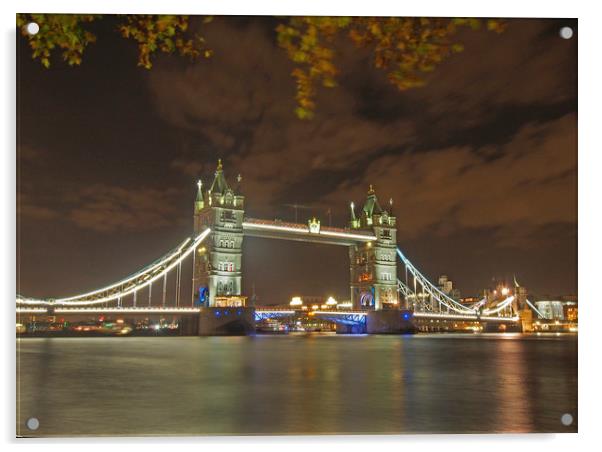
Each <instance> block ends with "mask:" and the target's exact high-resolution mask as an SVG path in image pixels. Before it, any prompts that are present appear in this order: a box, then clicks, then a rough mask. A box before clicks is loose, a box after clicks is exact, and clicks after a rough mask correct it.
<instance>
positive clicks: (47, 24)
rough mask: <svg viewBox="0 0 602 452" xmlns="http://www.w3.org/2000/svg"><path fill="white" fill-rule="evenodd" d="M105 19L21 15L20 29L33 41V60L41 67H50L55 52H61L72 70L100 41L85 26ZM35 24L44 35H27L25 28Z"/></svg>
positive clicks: (71, 15)
mask: <svg viewBox="0 0 602 452" xmlns="http://www.w3.org/2000/svg"><path fill="white" fill-rule="evenodd" d="M99 17H102V16H95V15H83V14H17V26H18V27H19V28H20V29H21V33H22V34H23V35H24V36H27V37H28V39H29V46H30V47H31V49H32V51H33V52H32V57H33V58H34V59H39V60H40V63H41V64H42V65H43V66H44V67H46V68H48V67H50V56H51V54H52V52H53V50H54V49H57V48H58V49H61V50H62V52H61V55H62V57H63V60H65V61H66V62H67V63H68V64H69V65H70V66H74V65H79V64H81V62H82V54H83V53H84V49H85V48H86V47H87V46H88V44H91V43H93V42H95V41H96V36H94V35H93V34H92V33H90V32H89V31H86V30H84V28H83V26H82V24H84V23H88V22H92V21H94V20H96V19H97V18H99ZM30 22H35V23H37V24H38V25H39V26H40V31H39V32H38V33H37V34H35V35H30V34H29V33H27V30H26V28H25V26H26V25H27V24H28V23H30Z"/></svg>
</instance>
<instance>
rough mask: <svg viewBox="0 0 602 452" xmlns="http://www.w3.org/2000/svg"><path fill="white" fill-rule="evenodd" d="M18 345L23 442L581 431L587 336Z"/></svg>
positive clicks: (109, 341)
mask: <svg viewBox="0 0 602 452" xmlns="http://www.w3.org/2000/svg"><path fill="white" fill-rule="evenodd" d="M17 350H18V352H19V356H18V364H19V366H18V369H19V370H20V372H19V375H18V378H19V383H20V391H19V392H20V396H19V399H20V400H18V413H17V422H18V431H19V433H20V434H23V435H29V432H28V431H26V429H25V428H24V427H23V426H24V425H25V422H26V421H27V419H28V418H30V417H32V416H35V417H37V418H38V419H39V420H40V428H39V430H38V431H37V432H36V435H41V436H50V435H61V436H73V435H178V434H179V435H194V434H237V433H238V434H271V433H275V434H283V433H291V434H292V433H297V434H302V433H403V432H413V433H418V432H419V433H430V432H433V433H435V432H442V433H443V432H445V433H452V432H457V433H461V432H482V433H485V432H562V431H576V429H577V427H576V423H577V422H576V418H577V339H576V336H560V337H558V336H555V335H554V336H540V337H534V336H521V335H510V334H505V335H503V334H502V335H496V334H491V335H489V334H487V335H485V334H483V335H449V334H439V335H416V336H343V335H330V334H323V335H319V334H311V335H290V336H255V337H205V338H200V337H199V338H197V337H181V338H180V337H172V338H81V339H80V338H48V339H29V338H28V339H22V340H20V341H19V343H18V348H17ZM564 413H571V414H572V415H573V417H574V418H575V422H574V424H573V425H572V426H570V427H564V426H562V424H561V423H560V417H561V415H562V414H564Z"/></svg>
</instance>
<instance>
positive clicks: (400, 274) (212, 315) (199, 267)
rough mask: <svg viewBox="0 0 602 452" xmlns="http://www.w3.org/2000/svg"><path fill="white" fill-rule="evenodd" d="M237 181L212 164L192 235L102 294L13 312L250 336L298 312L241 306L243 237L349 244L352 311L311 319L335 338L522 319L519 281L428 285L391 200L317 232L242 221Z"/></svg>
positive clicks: (41, 302) (28, 304)
mask: <svg viewBox="0 0 602 452" xmlns="http://www.w3.org/2000/svg"><path fill="white" fill-rule="evenodd" d="M241 180H242V179H241V177H240V175H239V176H238V177H237V178H236V184H235V186H234V187H231V186H230V185H229V183H228V181H227V179H226V177H225V174H224V169H223V165H222V163H221V161H219V162H218V165H217V169H216V171H215V175H214V179H213V181H212V184H211V185H210V186H209V187H208V188H207V189H205V187H204V186H203V184H202V182H201V181H200V180H199V181H198V184H197V194H196V199H195V202H194V215H193V223H194V228H193V229H194V235H193V236H192V237H190V238H188V239H186V240H185V241H184V242H182V243H181V244H180V245H179V246H178V247H176V248H174V249H173V250H171V251H170V252H168V253H167V254H165V255H164V256H162V257H161V258H159V259H157V260H156V261H155V262H153V263H151V264H150V265H148V266H146V267H144V268H143V269H141V270H139V271H138V272H136V273H134V274H132V275H130V276H128V277H126V278H124V279H122V280H120V281H118V282H116V283H113V284H110V285H108V286H106V287H103V288H100V289H97V290H93V291H90V292H87V293H84V294H80V295H75V296H71V297H65V298H55V299H34V298H27V297H24V296H20V295H18V296H17V316H18V317H19V316H28V315H29V316H31V315H36V314H38V315H39V313H41V312H47V313H60V314H61V315H90V314H99V313H115V312H118V313H121V314H124V315H126V314H127V315H130V316H144V315H146V316H153V315H156V316H161V315H171V316H180V317H181V318H186V319H188V320H191V321H189V322H188V325H189V328H188V329H189V330H192V331H196V332H198V334H201V335H211V334H223V333H226V332H228V331H231V332H232V331H234V332H238V333H241V332H242V333H251V332H253V331H254V325H255V321H256V320H261V319H263V318H266V317H269V316H272V317H282V316H285V315H298V314H299V312H298V310H286V312H285V311H282V310H277V309H274V308H271V307H255V306H249V303H248V302H247V297H246V296H245V295H244V294H245V292H244V290H243V289H244V288H243V268H242V253H243V241H244V240H245V238H247V237H261V238H267V239H278V240H294V241H301V242H308V243H322V244H329V245H337V246H345V247H347V248H348V250H349V253H348V255H349V295H350V299H351V308H350V309H349V310H346V311H344V310H341V311H337V310H323V311H318V312H315V313H314V315H316V316H318V317H320V318H324V319H327V320H330V321H333V322H336V323H337V325H339V326H340V327H341V331H343V332H368V333H394V332H399V331H403V330H409V329H411V328H412V327H413V326H415V324H416V322H421V321H431V322H434V321H452V322H455V321H467V322H484V323H500V322H502V323H504V324H509V325H518V326H520V325H521V324H524V323H525V322H528V320H529V318H530V317H529V316H530V315H531V312H532V311H531V308H532V304H531V303H530V302H529V300H527V298H526V291H524V289H523V288H521V287H519V286H518V284H515V288H514V290H512V291H508V292H507V294H506V296H505V297H504V298H502V299H495V300H493V299H488V298H484V299H483V300H480V301H479V302H478V303H475V304H473V305H464V304H461V303H460V302H459V301H458V300H455V299H453V298H452V297H450V296H449V295H447V294H445V293H444V292H442V291H441V290H440V289H439V288H438V287H437V286H435V285H434V284H432V283H431V282H430V281H429V280H428V279H427V278H426V277H425V276H424V275H423V274H422V273H421V272H420V271H419V270H418V269H417V268H416V267H415V266H414V265H413V264H412V263H411V262H410V260H409V259H408V258H407V257H406V256H405V255H404V254H403V252H402V251H401V249H400V248H399V247H398V246H397V237H396V235H397V219H396V217H395V215H394V214H393V211H392V204H393V203H392V200H390V201H389V203H387V205H386V206H383V205H381V204H380V202H379V200H378V198H377V196H376V193H375V190H374V189H373V187H372V186H370V188H369V190H368V193H367V196H366V199H365V201H364V203H363V205H362V207H361V209H358V210H356V206H355V204H354V203H351V204H350V219H349V223H348V225H347V226H346V227H342V228H336V227H330V226H328V227H325V226H322V225H321V223H320V221H319V219H316V218H312V219H310V220H309V221H308V222H307V223H306V224H300V223H289V222H283V221H279V220H266V219H258V218H248V217H246V216H245V209H244V207H245V197H244V196H243V195H242V193H241ZM185 262H190V263H191V264H192V291H191V293H189V294H188V295H183V294H182V293H181V292H182V290H181V279H182V265H183V263H185ZM398 267H400V269H401V270H402V271H398ZM170 275H171V276H172V278H173V277H175V283H176V291H175V295H170V297H168V296H167V286H168V276H170ZM157 286H159V287H157ZM153 287H155V289H154V291H153ZM168 298H169V299H168ZM157 299H159V301H160V304H157ZM529 306H530V307H531V308H530V307H529ZM190 325H192V326H190Z"/></svg>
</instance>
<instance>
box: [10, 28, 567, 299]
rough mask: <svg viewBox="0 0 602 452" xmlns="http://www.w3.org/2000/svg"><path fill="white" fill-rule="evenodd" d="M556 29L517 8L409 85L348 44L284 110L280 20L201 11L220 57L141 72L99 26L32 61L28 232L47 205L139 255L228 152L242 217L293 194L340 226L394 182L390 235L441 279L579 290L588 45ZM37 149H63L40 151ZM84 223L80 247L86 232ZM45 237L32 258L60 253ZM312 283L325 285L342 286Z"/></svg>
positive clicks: (261, 249) (280, 209) (23, 154)
mask: <svg viewBox="0 0 602 452" xmlns="http://www.w3.org/2000/svg"><path fill="white" fill-rule="evenodd" d="M563 24H566V23H563ZM108 25H110V23H108ZM108 25H107V27H108ZM570 25H572V26H575V27H576V22H571V23H570ZM559 26H560V23H559V22H558V21H555V20H510V21H509V25H508V28H507V30H506V32H504V33H503V34H501V35H497V34H495V33H491V32H487V31H485V30H481V31H469V30H467V31H464V32H462V33H461V34H460V35H459V36H458V38H459V40H461V41H462V42H463V43H464V46H465V50H464V52H462V53H460V54H458V55H455V56H453V57H452V58H450V59H448V60H447V61H445V62H444V63H442V64H441V65H440V66H439V67H438V68H437V69H436V70H435V71H434V72H433V73H432V74H430V75H429V77H428V83H427V85H426V86H425V87H423V88H419V89H414V90H409V91H406V92H399V91H397V90H396V89H395V88H394V87H393V86H392V85H390V84H389V83H388V82H387V80H386V75H385V74H384V73H382V72H380V71H378V70H376V69H374V68H370V64H369V63H370V59H369V55H368V54H367V53H366V51H365V50H357V49H355V48H354V47H352V46H348V45H344V46H343V47H342V48H341V52H340V54H339V55H338V56H337V64H338V66H339V67H340V69H341V74H340V77H339V86H338V87H337V88H335V89H331V90H328V89H320V91H319V96H318V98H317V102H318V109H317V111H316V117H315V119H314V120H312V121H300V120H298V119H296V118H295V116H294V114H293V110H294V107H295V101H294V95H295V85H294V81H293V79H292V78H291V77H290V72H291V70H292V65H291V63H290V62H289V61H288V59H287V57H286V55H285V54H284V52H283V51H282V50H281V49H279V48H278V47H277V45H276V44H275V39H274V31H273V30H274V19H273V18H262V17H255V18H232V17H217V18H216V19H215V20H214V22H213V23H210V24H208V25H206V26H203V33H204V35H205V37H206V39H207V43H208V44H209V45H210V46H211V47H212V48H213V50H214V57H213V58H212V59H210V60H204V59H203V60H201V61H198V62H196V63H194V64H188V63H187V62H183V61H182V60H177V59H175V58H174V57H160V58H158V59H157V62H156V64H155V66H154V68H153V69H152V70H151V71H150V72H147V71H144V70H142V69H136V68H135V65H134V63H133V62H132V58H135V55H133V53H132V51H131V49H129V48H126V49H125V50H123V51H120V50H119V49H123V48H124V47H123V43H122V42H121V41H119V42H117V41H115V42H113V41H109V43H110V45H109V47H107V49H106V50H104V51H103V50H102V45H101V43H102V42H101V40H99V42H98V45H96V46H95V47H94V48H93V49H91V50H90V53H88V55H87V57H88V60H85V62H84V65H83V66H82V68H77V69H75V70H71V69H69V70H65V69H60V70H59V69H55V68H52V69H51V70H50V71H47V72H42V71H40V70H39V69H38V68H34V66H32V65H31V63H30V62H29V60H27V61H25V59H22V60H21V61H22V62H21V64H22V65H24V67H25V69H24V70H21V72H20V74H22V76H23V84H22V88H23V89H22V90H21V91H22V92H23V93H25V94H23V99H22V102H21V103H22V105H24V106H29V105H38V106H41V107H40V108H37V109H36V108H29V111H27V112H26V113H27V114H23V115H21V117H22V118H23V119H22V124H21V130H22V141H23V143H24V145H22V146H21V149H22V150H21V151H20V156H19V157H20V163H21V164H22V165H21V167H22V168H21V173H20V188H19V191H20V192H21V193H22V195H23V196H22V197H21V198H20V200H21V202H20V203H21V207H20V213H21V216H22V219H23V223H24V228H25V229H26V230H27V231H28V232H29V234H30V236H33V235H34V232H38V233H40V234H39V235H40V236H42V235H43V234H44V233H45V232H46V231H45V230H41V231H40V229H36V228H41V227H42V226H40V220H44V221H45V222H46V223H49V222H53V225H54V226H55V227H56V228H60V227H62V226H61V224H68V225H69V226H73V225H76V226H77V229H80V230H82V231H86V233H87V234H88V233H94V232H98V233H99V234H98V237H103V238H98V239H97V240H98V247H99V248H103V249H99V250H98V252H99V253H102V252H103V250H104V248H106V247H108V246H111V240H112V239H113V238H114V237H116V236H119V238H120V240H122V242H120V243H124V244H125V245H124V246H128V245H127V244H128V243H132V244H131V245H129V246H131V248H129V249H128V253H129V254H130V255H137V254H142V252H141V251H140V250H139V249H138V248H141V247H142V245H140V244H138V245H136V244H135V243H136V242H135V240H134V239H133V238H132V239H131V240H126V238H124V237H123V234H131V236H132V237H134V236H136V233H137V231H140V230H142V231H146V234H147V235H148V237H147V240H148V241H149V242H150V241H151V240H156V242H157V243H159V242H160V241H161V240H166V238H165V236H164V235H160V233H161V234H164V233H165V231H166V230H172V229H173V231H174V234H177V233H178V234H179V233H182V234H183V233H188V232H189V230H190V227H191V226H190V215H191V210H190V209H191V203H192V200H193V197H194V192H195V188H196V187H195V185H194V183H195V181H196V178H197V177H199V176H202V177H203V178H204V180H205V181H207V179H210V178H211V177H212V172H213V171H214V168H215V163H216V161H217V159H218V158H222V159H223V160H224V164H225V169H226V173H227V174H228V175H229V176H230V178H231V179H233V178H234V176H235V175H236V174H237V173H239V172H240V173H242V175H243V177H244V179H243V184H242V187H243V191H244V194H245V195H246V196H247V214H248V215H251V216H262V217H283V218H287V219H292V218H291V217H292V211H291V209H290V208H289V207H286V206H285V204H290V203H293V202H302V203H303V204H306V205H309V206H311V207H312V210H311V212H310V211H307V212H305V214H306V215H309V214H310V213H311V214H318V215H320V216H321V217H322V218H323V220H325V216H324V212H325V211H326V210H327V209H331V212H332V215H333V223H335V224H344V222H346V221H347V216H348V203H349V201H351V200H352V199H353V200H355V201H356V202H357V203H359V202H361V200H362V199H363V197H364V196H365V192H366V190H367V187H368V185H369V184H374V185H375V186H376V188H377V193H378V194H379V196H380V197H381V198H382V200H383V202H386V201H387V200H388V199H389V197H393V198H394V201H395V203H394V211H395V213H396V215H397V216H398V219H399V241H400V243H401V244H402V246H403V247H404V249H406V250H407V251H408V253H409V255H410V257H411V258H413V259H414V258H415V260H416V261H417V263H419V264H420V265H421V266H422V267H421V268H424V270H425V271H426V272H430V274H431V275H433V276H434V275H436V274H437V273H438V272H442V273H450V274H451V276H452V277H453V278H455V279H457V280H458V281H459V283H460V286H461V287H462V288H463V289H465V291H468V292H469V293H470V292H477V291H478V290H480V288H482V287H483V285H485V284H487V282H488V281H489V280H490V278H491V276H494V275H495V274H512V272H518V273H519V274H520V275H521V276H523V277H524V280H525V284H528V285H530V286H531V287H533V288H534V289H536V290H539V289H541V290H543V288H546V290H550V291H559V292H568V291H574V290H576V287H577V285H576V222H577V219H576V209H577V201H576V177H577V175H576V171H577V170H576V156H577V147H576V146H577V145H576V127H577V120H576V111H577V105H576V74H577V71H576V61H577V54H576V52H577V45H576V44H577V43H576V38H574V39H572V40H562V39H560V38H558V28H559ZM105 31H106V34H107V35H108V32H109V28H107V30H105ZM103 36H104V35H103ZM95 52H97V53H95ZM107 61H111V62H112V65H113V66H112V67H113V71H111V72H109V73H107V72H106V71H105V70H104V68H105V66H106V62H107ZM78 71H79V72H78ZM101 79H102V80H101ZM90 86H94V90H91V88H90ZM42 88H43V89H42ZM28 93H31V95H30V97H27V96H28ZM24 108H25V107H24ZM38 110H40V111H55V110H56V112H57V113H56V114H54V115H52V116H51V117H48V115H43V114H40V112H39V111H38ZM101 131H102V132H101ZM25 145H26V146H25ZM41 149H48V151H47V152H42V151H40V150H41ZM44 154H48V155H51V156H52V158H47V159H46V160H45V163H44V164H43V165H39V164H36V161H37V162H39V161H41V159H43V158H45V157H44ZM36 215H37V218H36V217H35V216H36ZM35 220H37V221H35ZM66 227H67V226H66ZM69 230H70V229H69ZM153 234H155V237H156V238H155V239H153V238H152V237H153ZM174 237H175V236H174ZM76 238H77V239H78V240H79V242H77V240H76ZM76 238H74V239H73V241H74V245H73V246H77V245H78V244H79V246H84V244H85V243H87V241H88V240H89V236H88V235H85V236H84V235H82V236H81V237H76ZM168 238H169V239H170V240H171V241H170V242H169V243H166V244H165V248H169V247H170V246H171V245H172V243H173V242H174V240H175V239H174V238H172V237H171V236H170V237H168ZM176 241H177V240H176ZM153 243H155V242H154V241H153ZM22 246H23V247H27V246H28V244H27V242H26V241H22ZM48 246H50V245H48ZM157 246H158V245H157ZM250 246H251V248H250V249H251V251H255V252H257V253H260V254H261V253H263V254H261V255H262V256H268V255H274V256H276V255H278V256H281V255H282V253H281V252H278V251H275V247H280V246H284V247H285V248H283V249H286V250H288V251H290V252H291V253H293V252H294V253H295V255H296V256H298V258H299V262H298V268H299V269H302V268H304V266H305V267H307V265H308V262H311V259H312V258H313V255H314V253H313V251H308V252H301V251H299V250H298V249H297V248H295V247H294V246H292V245H291V246H289V245H283V244H266V243H263V242H258V244H256V245H250ZM136 247H138V248H136ZM279 249H280V248H279ZM34 251H35V250H34ZM34 251H31V253H30V254H31V257H30V259H31V260H32V261H34V260H35V261H36V262H43V261H44V259H48V256H50V255H53V253H54V254H56V253H57V252H58V251H57V250H54V251H53V250H51V249H50V250H46V251H45V253H46V254H44V255H41V254H38V255H35V254H34ZM144 251H145V252H148V249H147V248H146V247H144ZM278 253H279V254H278ZM284 254H286V253H284ZM331 254H332V256H335V255H337V256H338V254H336V252H334V251H333V252H332V253H331V252H329V254H328V256H331ZM339 254H340V253H339ZM343 254H344V253H343ZM27 255H29V254H27ZM281 257H282V256H281ZM339 257H340V256H339ZM460 257H461V258H460ZM343 258H344V256H343ZM282 259H284V261H285V260H286V258H285V257H282ZM279 267H283V268H284V265H282V266H279ZM295 268H297V267H295ZM247 269H248V270H249V273H248V276H249V278H250V279H249V280H252V281H255V282H256V284H257V290H258V293H260V294H261V293H262V291H263V293H264V294H265V293H272V294H274V296H275V298H276V299H277V298H278V297H280V298H282V297H287V296H288V295H290V293H289V292H290V291H291V290H293V288H291V287H289V286H287V281H288V282H290V281H292V279H291V278H290V275H289V277H287V274H286V273H285V271H284V270H281V269H280V268H278V270H276V271H275V273H274V274H271V275H270V276H269V277H267V276H266V274H265V272H263V271H262V270H258V269H257V268H255V267H254V266H253V268H252V269H249V266H247ZM130 270H133V269H131V268H127V269H124V271H123V273H124V274H125V273H127V272H129V271H130ZM339 270H340V271H339ZM339 270H337V275H344V274H345V273H346V272H347V269H346V266H345V264H344V262H343V264H342V267H341V268H340V269H339ZM246 275H247V274H246ZM38 277H39V275H38ZM312 277H313V276H312ZM343 279H344V276H343ZM26 280H27V278H25V279H24V281H26ZM274 281H277V283H274ZM316 281H318V282H316V284H315V290H318V289H319V287H325V288H326V287H330V286H332V284H333V283H332V281H330V280H329V279H328V278H326V277H324V279H322V280H320V279H319V275H318V276H316ZM345 284H346V283H345V281H343V282H342V283H341V285H339V286H336V287H337V289H336V290H337V294H338V296H346V293H345V292H344V290H345V287H344V286H345ZM275 285H276V286H278V287H275ZM298 289H299V290H301V289H303V287H299V288H298Z"/></svg>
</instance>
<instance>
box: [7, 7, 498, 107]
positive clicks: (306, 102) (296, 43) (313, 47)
mask: <svg viewBox="0 0 602 452" xmlns="http://www.w3.org/2000/svg"><path fill="white" fill-rule="evenodd" d="M102 17H103V16H98V15H78V14H18V15H17V25H18V26H19V27H20V28H21V30H22V34H23V35H24V36H26V37H27V38H28V40H29V45H30V47H31V49H32V51H33V52H32V57H33V58H34V59H39V60H40V63H41V64H42V65H43V66H44V67H46V68H48V67H49V66H50V57H51V55H52V52H53V51H54V50H55V49H57V48H58V49H61V50H62V52H61V55H62V57H63V59H64V60H65V61H66V62H67V63H68V64H69V65H79V64H80V63H81V61H82V54H83V52H84V50H85V48H86V47H87V46H88V45H89V44H91V43H93V42H95V41H96V37H95V36H94V34H92V33H91V32H90V31H88V30H86V29H85V28H84V27H85V25H86V24H89V23H90V22H93V21H94V20H97V19H99V18H102ZM119 17H122V18H123V21H122V23H120V24H119V25H118V32H119V33H120V34H121V36H123V37H124V38H126V39H133V40H134V41H135V42H136V43H137V45H138V65H139V66H142V67H144V68H146V69H150V68H151V67H152V61H151V58H152V56H153V55H155V54H156V52H163V53H170V54H171V53H178V54H179V55H181V56H187V57H189V58H191V59H196V58H199V57H204V58H210V57H211V56H212V51H211V49H209V48H208V47H207V46H206V45H205V39H204V38H203V37H202V36H200V35H199V34H194V35H193V36H190V33H189V16H173V15H125V16H119ZM211 19H212V18H211V17H209V16H208V17H204V18H203V22H204V23H207V22H210V21H211ZM29 22H36V23H38V25H39V26H40V32H39V33H38V34H36V35H33V36H32V35H29V34H28V33H27V31H26V30H25V25H26V24H27V23H29ZM483 23H486V26H487V29H488V30H490V31H494V32H497V33H500V32H502V31H503V30H504V27H505V22H503V21H501V20H495V19H487V20H480V19H464V18H459V19H449V18H420V17H290V18H283V19H282V22H281V23H280V24H279V25H278V26H277V27H276V33H277V41H278V45H279V46H280V47H281V48H282V49H284V50H285V51H286V53H287V55H288V57H289V58H290V60H291V61H292V62H293V63H294V65H295V68H294V69H293V71H292V73H291V75H292V77H293V78H294V79H295V82H296V85H297V94H296V101H297V107H296V109H295V113H296V115H297V116H298V117H299V118H301V119H310V118H311V117H312V116H313V113H314V111H315V108H316V101H315V98H316V91H317V87H318V86H323V87H325V88H333V87H335V86H336V85H337V82H336V77H337V75H338V69H337V67H336V65H335V62H334V58H335V49H336V46H337V43H338V41H336V40H337V39H340V38H343V39H347V40H349V41H350V42H352V43H353V44H354V45H355V46H356V47H358V48H366V49H369V50H370V52H371V53H372V55H373V64H374V66H375V67H376V68H378V69H382V70H383V71H385V72H386V74H387V77H388V79H389V81H390V82H391V83H392V84H394V85H395V86H396V87H397V88H398V89H399V90H407V89H411V88H416V87H420V86H423V85H424V84H425V76H426V74H428V73H429V72H431V71H433V70H434V69H435V68H436V66H437V65H438V64H440V63H441V62H442V61H443V60H445V59H446V58H448V57H449V56H450V55H452V54H454V53H457V52H461V51H462V50H463V46H462V44H461V43H459V42H456V40H455V39H454V37H455V35H456V33H457V31H458V30H459V29H460V28H462V27H469V28H472V29H479V28H481V27H482V26H483Z"/></svg>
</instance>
